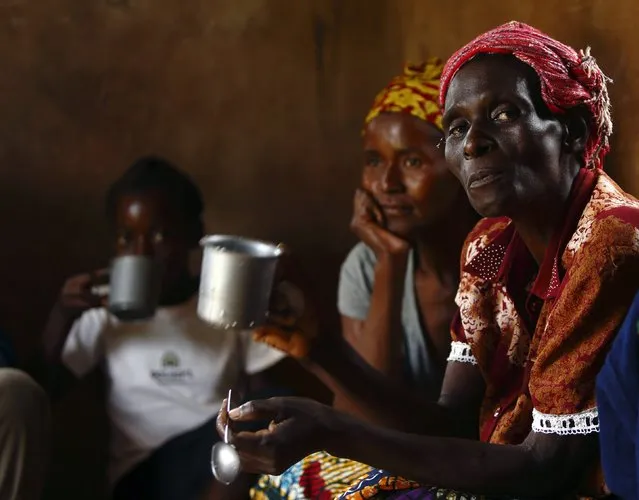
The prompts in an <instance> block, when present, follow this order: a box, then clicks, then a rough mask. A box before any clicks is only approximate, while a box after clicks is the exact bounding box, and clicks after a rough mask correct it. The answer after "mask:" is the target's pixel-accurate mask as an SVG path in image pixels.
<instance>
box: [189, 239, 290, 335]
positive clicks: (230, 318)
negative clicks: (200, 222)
mask: <svg viewBox="0 0 639 500" xmlns="http://www.w3.org/2000/svg"><path fill="white" fill-rule="evenodd" d="M200 244H201V245H202V246H203V247H204V256H203V259H202V272H201V276H200V294H199V300H198V308H197V311H198V315H199V316H200V318H202V319H203V320H205V321H207V322H208V323H211V324H213V325H215V326H218V327H220V328H225V329H229V328H233V329H248V328H254V327H256V326H259V325H262V324H264V323H265V321H266V316H267V313H268V306H269V299H270V296H271V289H272V287H273V280H274V278H275V271H276V268H277V260H278V258H279V256H280V255H281V254H282V252H283V250H282V249H281V248H280V247H279V246H277V245H275V244H272V243H268V242H263V241H257V240H251V239H247V238H242V237H239V236H225V235H214V236H206V237H205V238H203V239H202V241H201V242H200Z"/></svg>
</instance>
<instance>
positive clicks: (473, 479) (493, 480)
mask: <svg viewBox="0 0 639 500" xmlns="http://www.w3.org/2000/svg"><path fill="white" fill-rule="evenodd" d="M344 431H345V432H344V433H343V434H342V433H340V438H339V439H336V440H334V448H332V449H330V450H329V451H330V452H331V453H334V454H336V455H337V456H342V457H348V458H351V459H353V460H360V461H364V462H365V463H367V464H370V465H373V466H375V467H379V468H381V469H384V470H389V471H393V473H397V474H399V475H401V476H403V477H409V478H411V479H413V480H415V481H418V482H420V483H422V484H430V485H436V486H441V487H444V488H452V489H457V490H461V491H468V492H472V493H482V494H489V495H502V494H503V495H506V494H507V495H517V496H524V497H528V498H530V497H552V498H557V497H558V496H560V494H562V493H565V492H569V491H571V490H574V489H575V488H576V487H577V486H578V483H579V481H580V479H582V474H583V470H584V468H585V467H586V466H587V465H588V464H589V463H591V462H592V461H593V460H594V458H595V457H596V454H597V449H598V442H597V436H596V435H575V436H558V435H552V434H539V433H534V432H531V433H530V434H529V435H528V437H527V438H526V440H525V441H524V442H523V443H522V444H521V445H516V446H515V445H500V444H490V443H483V442H479V441H470V440H466V439H456V438H440V437H431V436H415V435H410V434H402V433H399V432H396V431H392V430H388V429H383V428H380V427H373V426H369V425H366V424H362V423H358V422H355V421H353V420H350V421H349V423H347V424H346V425H345V426H344ZM460 472H463V473H460Z"/></svg>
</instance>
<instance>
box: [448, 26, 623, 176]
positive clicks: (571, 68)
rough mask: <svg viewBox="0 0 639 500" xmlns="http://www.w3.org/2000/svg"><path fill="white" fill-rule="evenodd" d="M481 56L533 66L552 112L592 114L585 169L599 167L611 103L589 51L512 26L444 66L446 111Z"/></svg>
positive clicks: (481, 39)
mask: <svg viewBox="0 0 639 500" xmlns="http://www.w3.org/2000/svg"><path fill="white" fill-rule="evenodd" d="M478 54H510V55H513V56H514V57H516V58H517V59H519V60H520V61H522V62H523V63H525V64H527V65H528V66H530V67H531V68H532V69H533V70H534V71H535V73H537V75H538V76H539V80H540V81H541V97H542V98H543V100H544V102H545V103H546V106H548V109H550V111H551V112H552V113H555V114H562V113H565V112H566V110H568V109H570V108H573V107H575V106H585V107H586V108H587V109H588V111H589V115H590V117H589V118H590V123H589V128H590V134H589V137H588V142H587V143H586V150H585V153H584V162H585V164H586V166H588V167H591V168H595V167H601V165H602V162H603V159H604V157H605V156H606V153H607V152H608V151H609V150H610V144H609V142H608V138H609V137H610V135H611V134H612V120H611V116H610V99H609V98H608V89H607V87H606V83H607V82H608V81H611V80H610V79H609V78H608V77H606V75H605V74H604V73H603V71H601V69H600V68H599V66H598V65H597V62H596V61H595V59H594V57H592V56H591V55H590V47H588V48H586V50H585V51H584V50H581V51H579V52H577V51H576V50H575V49H573V48H572V47H569V46H567V45H564V44H563V43H561V42H558V41H557V40H554V39H553V38H550V37H549V36H548V35H546V34H545V33H542V32H541V31H539V30H537V29H535V28H533V27H531V26H528V25H527V24H524V23H520V22H517V21H511V22H509V23H506V24H504V25H502V26H499V27H497V28H495V29H493V30H490V31H488V32H486V33H484V34H483V35H480V36H478V37H477V38H475V39H474V40H473V41H472V42H470V43H469V44H467V45H466V46H464V47H462V48H461V49H459V50H458V51H457V52H455V54H453V55H452V56H451V58H450V59H449V60H448V62H447V63H446V66H445V67H444V71H443V73H442V78H441V88H440V94H439V99H440V103H441V105H442V108H443V107H444V104H445V102H446V93H447V91H448V87H449V85H450V82H451V81H452V79H453V77H454V76H455V74H457V71H459V69H460V68H461V67H462V66H463V65H464V64H465V63H466V62H468V61H469V60H471V59H472V58H473V57H475V56H476V55H478Z"/></svg>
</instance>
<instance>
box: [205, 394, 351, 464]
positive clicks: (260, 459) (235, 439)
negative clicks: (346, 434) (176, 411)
mask: <svg viewBox="0 0 639 500" xmlns="http://www.w3.org/2000/svg"><path fill="white" fill-rule="evenodd" d="M229 419H230V420H229ZM255 420H270V421H271V423H270V424H269V426H268V428H267V429H261V430H259V431H257V432H246V431H242V432H237V433H235V432H232V431H231V430H230V431H229V441H230V442H231V444H233V446H235V448H236V449H237V451H238V453H239V455H240V460H241V465H242V470H243V471H244V472H249V473H259V474H275V475H279V474H281V473H282V472H284V471H285V470H286V469H288V468H289V467H290V466H291V465H293V464H295V463H297V462H299V461H300V460H301V459H302V458H304V457H305V456H307V455H310V454H311V453H313V452H315V451H319V450H324V449H327V448H330V443H332V442H334V440H336V439H338V432H337V431H336V430H335V429H336V428H337V425H336V424H337V422H338V421H339V414H338V413H337V412H336V411H335V410H333V409H332V408H331V407H329V406H325V405H322V404H320V403H318V402H316V401H313V400H312V399H305V398H271V399H262V400H257V401H250V402H248V403H245V404H243V405H242V406H240V407H239V408H235V409H233V410H231V412H230V415H229V414H228V413H227V411H226V400H224V402H223V403H222V408H221V409H220V412H219V414H218V417H217V422H216V428H217V432H218V433H219V434H220V436H221V437H222V438H224V429H225V427H226V424H227V423H230V426H231V427H233V423H234V422H249V421H255Z"/></svg>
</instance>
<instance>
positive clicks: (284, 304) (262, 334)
mask: <svg viewBox="0 0 639 500" xmlns="http://www.w3.org/2000/svg"><path fill="white" fill-rule="evenodd" d="M318 330H319V327H318V319H317V315H316V313H315V311H314V309H313V307H312V306H311V305H310V304H308V303H307V302H306V301H305V300H304V295H303V294H302V291H301V290H300V289H299V288H298V287H297V286H295V285H294V284H292V283H290V282H287V281H283V282H281V283H280V284H279V285H278V286H277V287H276V288H275V290H274V291H273V295H272V297H271V305H270V310H269V316H268V323H267V324H266V325H264V326H261V327H258V328H256V329H255V330H253V338H254V340H256V341H258V342H264V343H265V344H268V345H270V346H271V347H275V348H276V349H279V350H280V351H284V352H285V353H287V354H288V355H289V356H292V357H294V358H298V359H301V358H305V357H306V356H307V355H308V353H309V351H310V349H311V344H312V341H313V339H314V338H315V337H317V333H318Z"/></svg>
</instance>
